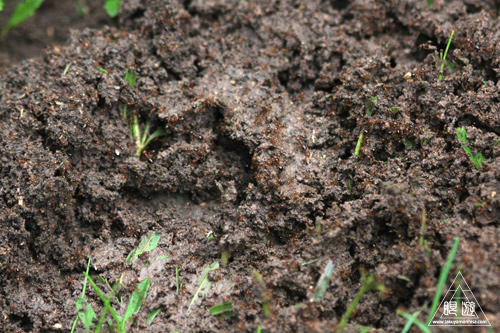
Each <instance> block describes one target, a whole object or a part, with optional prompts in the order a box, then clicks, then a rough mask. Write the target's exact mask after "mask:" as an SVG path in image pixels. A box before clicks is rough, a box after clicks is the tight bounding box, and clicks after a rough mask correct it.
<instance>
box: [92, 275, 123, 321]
mask: <svg viewBox="0 0 500 333" xmlns="http://www.w3.org/2000/svg"><path fill="white" fill-rule="evenodd" d="M83 274H85V276H86V277H87V278H88V280H89V282H90V285H91V286H92V288H94V291H95V292H96V293H97V295H98V296H99V298H100V299H101V300H102V302H103V303H104V308H105V309H107V311H109V312H110V313H111V316H112V317H113V319H114V321H115V322H116V324H117V325H120V323H121V319H120V317H118V315H117V314H116V312H115V310H113V308H112V307H111V305H110V300H109V299H108V298H106V296H104V294H103V293H102V292H101V290H100V289H99V287H98V286H97V285H96V284H95V282H94V280H92V278H91V277H90V276H89V275H88V273H83Z"/></svg>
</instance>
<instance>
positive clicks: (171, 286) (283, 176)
mask: <svg viewBox="0 0 500 333" xmlns="http://www.w3.org/2000/svg"><path fill="white" fill-rule="evenodd" d="M497 16H498V12H497V8H496V5H495V3H494V1H484V2H481V3H477V2H471V1H466V2H463V1H451V2H446V3H445V2H443V1H434V4H432V5H430V6H429V5H427V3H426V1H420V0H414V1H407V2H405V3H400V4H399V3H398V4H394V3H389V2H387V3H384V2H379V1H372V0H355V1H333V2H326V1H319V0H318V1H307V2H298V1H292V0H289V1H272V2H271V3H269V2H266V1H245V2H243V1H237V2H234V1H223V0H218V1H210V2H206V1H196V0H193V1H183V2H170V1H169V2H165V1H159V0H151V1H139V0H130V1H124V2H123V5H122V8H121V12H120V16H119V18H118V21H117V27H115V28H109V27H104V28H102V29H99V30H96V29H84V30H80V31H77V30H73V31H72V34H71V38H70V41H69V42H68V44H67V45H66V46H63V47H53V48H50V49H48V50H46V51H45V52H44V53H43V59H41V60H37V61H33V60H28V61H23V62H21V63H19V64H16V65H12V66H11V67H10V68H8V69H7V70H6V71H5V75H4V79H3V80H2V81H1V82H0V91H1V92H2V93H1V97H0V98H1V103H0V119H1V122H0V133H1V135H0V147H1V149H0V159H1V162H2V163H1V166H0V175H1V181H0V195H1V197H2V200H0V208H1V209H0V219H1V221H2V224H1V225H0V228H1V233H0V253H1V254H2V255H1V256H0V272H1V275H2V276H3V277H4V278H3V279H2V280H1V281H0V295H1V297H0V308H1V309H2V313H3V314H4V315H3V316H2V318H1V319H0V327H1V328H2V330H3V331H22V332H29V331H47V330H58V329H61V330H64V331H67V330H69V329H70V327H71V326H72V324H73V321H74V319H75V317H76V312H77V311H76V309H75V306H74V302H75V301H76V300H77V299H78V298H79V297H80V294H81V289H82V284H83V275H82V273H81V272H82V271H83V270H84V269H85V267H86V263H87V259H88V257H89V256H92V258H93V259H92V265H91V272H90V273H91V276H93V277H97V276H101V277H102V278H105V279H107V280H108V281H111V282H114V281H115V280H118V279H119V278H120V276H121V275H122V274H123V286H122V288H121V289H120V291H119V295H118V296H119V297H123V299H127V297H129V296H128V295H129V294H130V293H129V291H130V290H134V288H135V286H137V283H138V282H139V281H142V280H144V279H145V278H146V277H149V278H150V279H151V289H150V291H149V296H148V297H147V299H146V301H145V302H144V303H143V307H142V310H141V312H140V313H139V314H138V315H137V316H136V317H135V318H134V321H133V323H132V324H131V326H130V328H131V330H132V331H154V332H167V331H182V332H184V331H186V332H187V331H189V332H191V331H203V332H207V331H210V332H212V331H243V330H245V331H247V330H248V331H256V330H257V328H258V327H261V328H262V330H263V331H269V332H292V331H300V332H311V331H325V332H328V331H333V330H335V328H336V327H337V325H338V323H339V321H340V318H341V317H342V315H343V314H344V313H345V311H346V309H347V307H348V305H349V304H350V302H351V301H352V299H353V298H354V296H355V295H356V293H357V292H358V290H359V288H360V284H361V276H362V274H374V275H375V276H377V278H378V281H379V283H380V284H383V285H384V287H385V292H384V293H383V294H382V295H378V294H377V293H375V292H371V293H369V294H367V295H366V296H365V297H364V298H363V299H362V300H361V302H360V304H359V305H358V306H357V308H356V311H355V313H354V314H353V317H352V318H351V320H350V324H349V325H348V330H350V331H355V330H357V329H359V328H357V327H356V326H354V325H355V324H359V325H362V326H367V327H371V328H373V329H375V330H377V331H380V332H396V331H400V330H401V329H402V328H403V326H404V325H405V323H406V320H405V319H403V318H402V317H400V316H398V315H397V314H396V311H397V310H398V309H405V310H406V311H407V312H409V313H413V312H415V311H418V310H420V309H421V308H422V307H424V310H423V311H422V314H421V316H420V317H419V318H420V320H422V321H425V319H426V318H427V316H428V315H429V308H428V307H425V305H426V304H428V303H430V302H431V301H432V298H433V297H434V295H435V293H436V288H437V285H438V278H439V274H440V271H441V267H442V266H443V264H444V262H445V260H446V258H447V256H448V253H449V250H450V248H451V245H452V243H453V239H454V238H455V237H460V239H461V242H460V248H459V251H458V252H457V256H456V258H455V260H454V264H453V266H452V269H451V272H452V273H451V274H450V276H449V279H448V280H449V281H448V282H451V281H453V277H454V276H455V275H456V273H457V272H458V271H461V272H462V274H463V276H464V278H465V280H466V281H467V282H468V283H469V285H470V286H471V288H472V291H473V292H474V294H475V296H476V298H477V301H478V302H479V304H480V305H481V307H482V311H484V313H485V314H486V317H487V318H488V319H489V320H490V322H491V324H492V325H493V326H494V328H500V321H499V319H498V318H500V316H499V313H500V303H499V302H498V295H499V292H500V291H499V287H498V286H499V285H500V284H499V281H498V279H499V278H498V270H499V267H500V263H499V262H498V258H499V257H500V249H499V247H498V235H499V223H498V217H499V215H500V214H499V213H500V201H499V194H498V192H499V191H500V186H499V182H500V164H499V162H500V160H499V156H500V132H499V130H498V129H499V128H500V116H499V114H498V112H497V110H498V108H499V103H500V100H499V92H500V90H499V89H500V86H499V84H498V75H497V72H498V70H499V67H500V63H499V59H500V50H499V49H498V43H499V39H500V27H499V25H498V24H497ZM453 30H455V35H454V38H453V40H452V42H451V48H450V51H449V53H448V57H447V60H448V63H446V64H445V66H444V71H443V73H442V76H443V79H442V80H440V79H439V75H440V58H439V50H442V49H444V48H445V47H446V44H447V42H448V39H449V37H450V34H451V32H452V31H453ZM97 67H100V68H102V69H104V70H105V71H106V72H103V71H102V70H99V69H97ZM130 67H132V68H134V69H135V71H136V72H137V74H138V79H137V82H136V85H135V87H131V86H130V85H129V84H128V83H127V82H126V80H125V79H124V75H125V73H126V71H127V69H128V68H130ZM125 106H126V107H127V112H128V114H129V117H130V115H131V114H134V115H136V116H137V117H138V118H139V121H140V123H141V126H143V124H145V123H146V122H147V121H150V124H151V129H152V130H155V129H156V128H164V129H165V133H166V134H165V135H164V136H162V137H160V138H158V139H156V140H154V141H153V142H152V143H151V144H150V145H149V146H148V147H147V148H146V150H145V151H144V153H143V154H142V156H141V157H140V158H139V159H138V158H137V157H136V156H135V154H134V153H135V150H136V147H135V146H134V143H133V141H132V140H131V137H130V131H129V121H128V120H127V118H124V117H123V111H124V107H125ZM458 128H464V129H465V130H466V133H467V138H468V140H469V142H468V146H469V147H470V148H471V150H472V152H473V153H474V154H476V153H478V152H481V153H482V155H483V156H484V157H485V158H486V161H485V162H483V163H481V164H480V169H479V170H477V169H476V167H475V164H474V163H473V161H472V160H471V158H470V156H468V155H467V154H466V152H465V151H464V149H463V147H462V143H461V141H459V140H458V138H457V135H456V131H457V129H458ZM361 134H362V136H361ZM360 136H361V139H360ZM358 143H359V147H358V149H359V154H356V153H355V152H356V150H357V145H358ZM424 221H425V224H424V223H423V222H424ZM153 231H154V232H160V233H161V235H162V236H161V240H160V243H159V246H158V248H157V249H155V250H154V251H153V252H151V253H150V254H149V255H144V256H141V257H140V258H139V259H138V260H137V261H136V262H134V263H133V264H131V265H127V264H126V262H125V258H126V257H127V254H128V253H129V252H130V251H131V250H132V249H133V248H135V247H136V246H137V245H138V243H139V241H140V239H141V238H142V237H143V236H145V235H149V234H151V233H152V232H153ZM226 255H227V256H228V263H227V264H223V263H222V260H221V257H222V256H226ZM159 257H161V258H162V259H161V260H159V261H155V258H159ZM330 260H331V261H332V262H333V264H334V272H333V275H332V277H331V279H330V284H329V286H328V288H327V290H326V293H325V294H324V296H323V297H322V298H321V299H319V300H314V288H315V286H316V284H317V282H318V279H319V278H320V275H321V274H322V272H323V271H324V269H325V266H326V265H327V263H328V262H329V261H330ZM213 262H220V267H219V269H217V270H214V271H213V272H211V273H209V275H208V278H209V279H210V281H212V282H213V286H212V287H211V288H210V290H208V291H207V292H206V293H205V294H204V296H203V297H202V299H201V301H200V300H199V301H198V302H196V303H195V305H194V306H193V307H192V308H191V309H192V313H191V314H189V315H188V313H187V309H188V307H189V304H190V302H191V300H192V299H193V296H194V295H195V293H196V291H197V288H198V286H199V285H198V279H199V277H200V275H201V274H202V271H203V270H204V269H205V268H206V267H208V266H210V265H211V264H212V263H213ZM148 263H151V264H150V265H149V266H148ZM176 269H177V270H178V271H179V272H180V277H179V279H180V282H181V283H182V288H181V289H180V290H178V287H179V283H178V281H176V276H175V271H176ZM256 272H259V273H260V275H262V280H260V279H259V278H256V276H258V274H257V273H256ZM452 275H453V276H452ZM111 282H110V283H111ZM87 297H88V298H89V300H90V301H91V302H92V304H93V306H94V308H95V309H99V307H100V303H99V299H98V297H97V296H95V295H94V294H92V292H91V291H88V295H87ZM228 301H231V302H233V303H232V309H231V312H232V316H231V317H230V318H225V319H220V318H216V317H214V316H213V315H211V314H210V312H209V311H208V308H209V307H211V306H214V305H216V304H220V303H223V302H228ZM263 304H265V307H268V309H269V310H268V311H267V310H266V311H264V310H263ZM116 306H117V307H118V308H119V307H120V306H122V307H124V306H125V303H122V304H121V305H120V304H116ZM154 309H161V312H160V313H159V314H158V315H157V317H156V318H155V320H154V321H153V322H152V323H151V324H148V323H147V322H146V314H147V313H150V312H151V311H152V310H154ZM122 310H123V309H122Z"/></svg>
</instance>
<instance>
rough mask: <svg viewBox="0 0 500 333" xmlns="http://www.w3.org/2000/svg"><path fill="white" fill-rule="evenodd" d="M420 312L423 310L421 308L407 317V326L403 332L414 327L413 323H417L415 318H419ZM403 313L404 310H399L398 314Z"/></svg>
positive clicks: (405, 332)
mask: <svg viewBox="0 0 500 333" xmlns="http://www.w3.org/2000/svg"><path fill="white" fill-rule="evenodd" d="M420 312H422V309H420V310H418V311H415V312H414V313H413V314H412V315H411V316H410V318H406V319H408V322H407V323H406V325H405V327H403V330H402V331H401V333H407V332H408V331H409V330H410V328H411V327H412V325H413V324H414V323H415V320H417V317H418V315H419V314H420ZM402 313H404V311H401V312H397V314H398V315H401V314H402Z"/></svg>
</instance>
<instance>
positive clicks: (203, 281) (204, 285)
mask: <svg viewBox="0 0 500 333" xmlns="http://www.w3.org/2000/svg"><path fill="white" fill-rule="evenodd" d="M218 268H219V263H218V262H217V261H215V262H214V263H212V264H211V265H210V266H208V267H206V268H205V269H204V270H203V272H202V273H201V276H200V278H199V279H198V284H199V286H198V289H196V292H195V294H194V296H193V299H192V300H191V303H189V307H188V310H187V315H188V316H189V315H190V314H191V308H192V307H193V305H194V304H195V303H196V301H197V300H198V298H199V297H200V295H201V296H205V294H206V293H207V292H208V291H209V290H210V288H211V287H212V284H213V282H212V281H210V279H209V278H208V273H209V272H210V271H213V270H216V269H218Z"/></svg>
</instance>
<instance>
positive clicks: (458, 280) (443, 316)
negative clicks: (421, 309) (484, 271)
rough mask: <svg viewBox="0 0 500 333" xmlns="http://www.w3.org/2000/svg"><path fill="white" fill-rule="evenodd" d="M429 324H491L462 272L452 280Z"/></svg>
mask: <svg viewBox="0 0 500 333" xmlns="http://www.w3.org/2000/svg"><path fill="white" fill-rule="evenodd" d="M429 326H491V324H490V322H489V321H488V318H486V316H485V314H484V312H483V309H481V305H479V302H478V301H477V299H476V297H475V296H474V294H473V293H472V291H471V290H470V288H469V285H468V284H467V282H466V281H465V279H464V277H463V275H462V273H460V272H458V274H457V276H456V277H455V280H453V283H452V284H451V286H450V289H448V292H446V295H444V298H443V300H442V301H441V304H439V307H438V309H437V310H436V312H435V313H434V316H433V317H432V320H431V322H430V324H429Z"/></svg>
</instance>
